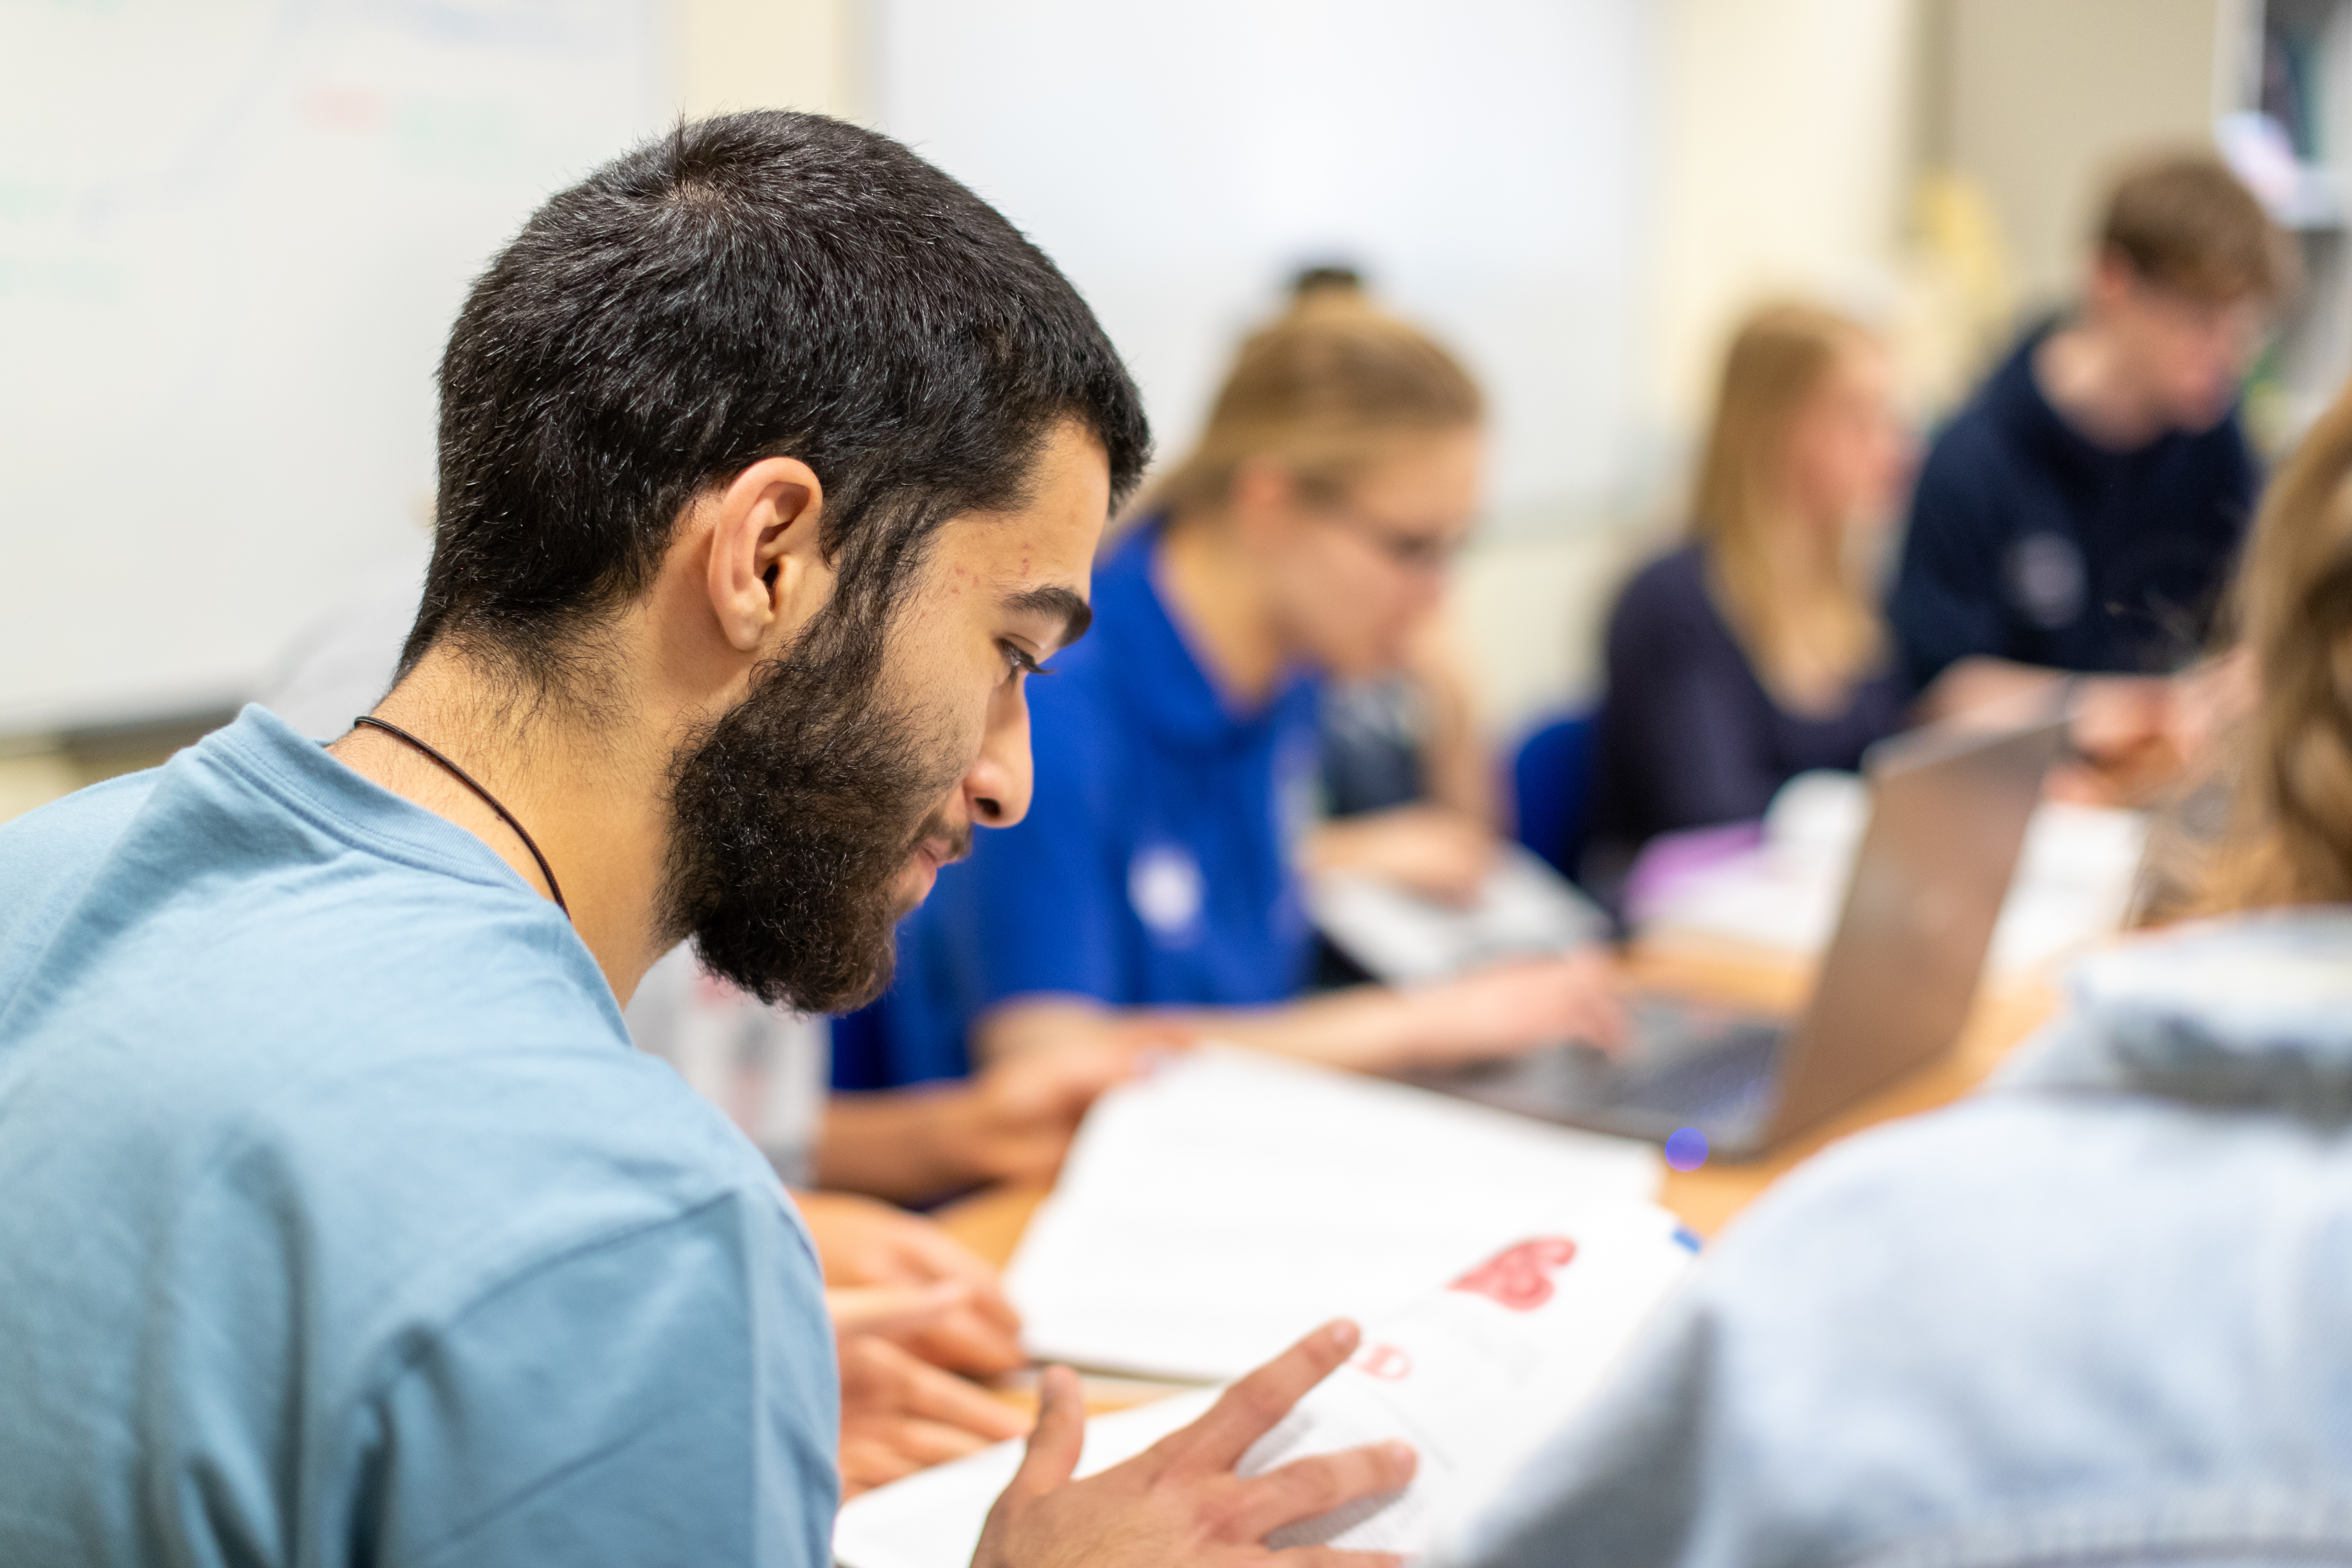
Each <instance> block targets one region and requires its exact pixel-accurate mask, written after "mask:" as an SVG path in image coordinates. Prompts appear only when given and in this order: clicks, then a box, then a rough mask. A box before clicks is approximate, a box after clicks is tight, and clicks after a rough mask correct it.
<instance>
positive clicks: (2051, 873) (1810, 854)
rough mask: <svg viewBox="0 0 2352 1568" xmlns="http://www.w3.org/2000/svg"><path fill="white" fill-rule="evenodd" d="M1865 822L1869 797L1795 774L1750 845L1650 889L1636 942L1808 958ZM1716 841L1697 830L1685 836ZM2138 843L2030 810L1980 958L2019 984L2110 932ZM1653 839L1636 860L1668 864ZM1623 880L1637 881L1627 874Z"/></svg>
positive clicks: (2127, 895) (1836, 780) (2071, 813)
mask: <svg viewBox="0 0 2352 1568" xmlns="http://www.w3.org/2000/svg"><path fill="white" fill-rule="evenodd" d="M1869 821H1870V791H1869V786H1868V785H1867V784H1864V781H1863V780H1862V779H1860V778H1859V777H1857V776H1855V775H1854V774H1853V773H1800V774H1798V775H1797V776H1796V777H1795V778H1793V779H1791V780H1790V781H1789V782H1788V784H1784V785H1782V786H1781V789H1780V794H1779V795H1775V796H1774V797H1773V800H1772V806H1771V809H1770V810H1769V812H1768V813H1766V815H1765V818H1764V824H1763V837H1762V841H1761V842H1760V843H1758V844H1755V845H1753V846H1752V847H1741V848H1739V849H1738V850H1737V851H1736V852H1734V853H1729V854H1726V855H1724V856H1721V857H1720V858H1717V859H1716V860H1715V861H1714V862H1713V863H1711V864H1706V865H1704V866H1699V867H1696V868H1690V869H1686V870H1680V871H1678V872H1677V873H1676V874H1675V876H1674V877H1673V879H1671V881H1653V882H1652V885H1651V886H1649V887H1648V888H1646V889H1644V891H1643V896H1642V897H1641V898H1640V899H1638V900H1633V902H1634V906H1635V907H1633V909H1632V910H1631V911H1630V912H1631V913H1632V915H1633V921H1634V924H1635V926H1636V928H1637V930H1639V931H1641V932H1642V933H1643V934H1644V935H1652V934H1655V933H1658V932H1661V931H1686V932H1699V933H1703V934H1706V935H1708V936H1718V937H1724V938H1727V939H1729V940H1731V941H1734V942H1742V943H1746V944H1748V945H1752V946H1757V947H1762V948H1769V949H1771V950H1774V951H1778V952H1792V953H1801V954H1807V955H1811V954H1813V953H1818V952H1821V951H1822V949H1823V948H1824V947H1826V946H1827V945H1828V944H1829V940H1830V936H1831V933H1832V931H1834V930H1835V929H1836V926H1837V919H1838V913H1839V910H1841V909H1842V908H1843V905H1844V901H1845V891H1846V879H1847V878H1848V877H1849V876H1850V875H1851V874H1852V872H1853V858H1854V854H1855V851H1856V849H1857V848H1858V847H1860V845H1861V842H1862V836H1863V831H1864V828H1865V827H1867V826H1868V825H1869ZM1714 831H1716V830H1711V829H1702V830H1701V833H1700V835H1692V836H1689V837H1700V836H1702V835H1705V834H1707V833H1710V832H1714ZM2146 845H2147V818H2146V817H2145V816H2142V815H2141V814H2140V813H2138V812H2132V811H2117V810H2109V809H2103V808H2101V807H2096V806H2087V805H2069V804H2066V803H2063V802H2057V801H2044V802H2042V804H2041V805H2038V806H2036V807H2035V808H2034V813H2033V820H2032V826H2029V827H2028V829H2027V830H2026V836H2025V846H2024V848H2023V850H2022V851H2021V854H2020V856H2019V859H2018V863H2017V875H2016V877H2015V879H2013V880H2012V881H2011V884H2010V889H2009V896H2008V899H2007V900H2005V901H2004V902H2003V903H2002V905H2001V911H2000V923H1999V924H1998V925H1997V926H1995V927H1994V929H1993V940H1992V951H1991V952H1990V955H1989V956H1988V957H1987V959H1986V966H1987V968H1988V970H1989V971H1990V973H1994V974H1996V975H2008V974H2021V973H2031V972H2032V971H2035V970H2037V969H2041V968H2043V967H2046V966H2047V965H2049V964H2051V963H2054V962H2056V961H2058V960H2060V959H2063V958H2064V957H2066V956H2068V955H2069V954H2071V953H2074V952H2077V951H2079V950H2080V949H2082V948H2084V947H2086V946H2088V945H2090V944H2091V943H2093V942H2097V941H2099V940H2101V939H2102V938H2105V937H2108V936H2112V935H2114V934H2115V932H2116V931H2118V930H2119V929H2121V927H2122V925H2123V921H2124V917H2125V914H2126V910H2127V908H2128V906H2129V903H2130V900H2131V892H2132V885H2133V879H2134V877H2135V875H2136V873H2137V870H2138V867H2139V860H2140V854H2141V851H2142V850H2143V849H2144V848H2145V847H2146ZM1673 852H1674V846H1673V844H1672V842H1671V841H1669V840H1660V841H1658V843H1656V844H1654V846H1653V847H1652V849H1651V850H1650V851H1648V852H1646V853H1645V861H1646V858H1647V856H1648V855H1671V854H1672V853H1673ZM1634 875H1635V878H1636V879H1642V878H1643V870H1642V869H1641V868H1636V870H1635V873H1634Z"/></svg>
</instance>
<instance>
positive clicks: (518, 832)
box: [352, 713, 572, 921]
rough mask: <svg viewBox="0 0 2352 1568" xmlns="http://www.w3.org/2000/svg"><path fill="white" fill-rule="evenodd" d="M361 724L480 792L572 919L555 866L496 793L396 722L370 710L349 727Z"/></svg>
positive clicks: (485, 803) (565, 916)
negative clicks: (420, 754) (402, 744)
mask: <svg viewBox="0 0 2352 1568" xmlns="http://www.w3.org/2000/svg"><path fill="white" fill-rule="evenodd" d="M362 724H364V725H366V726H367V727H368V728H369V729H371V730H381V731H383V732H384V733H385V734H387V735H390V736H392V737H393V738H394V740H400V741H405V742H408V743H409V744H410V745H412V746H414V747H415V748H416V749H417V750H418V751H420V752H424V753H425V755H426V756H428V757H430V758H432V759H433V760H434V761H435V762H436V763H440V764H441V765H442V766H443V767H444V768H446V769H447V770H448V772H449V776H450V777H452V778H454V779H456V780H457V782H458V783H459V784H464V785H465V786H466V787H467V789H469V790H472V791H473V792H474V793H475V794H476V795H480V796H481V797H482V804H483V805H487V806H488V807H489V808H490V809H491V810H492V811H495V812H497V813H498V814H499V821H500V822H503V823H505V824H506V825H507V826H509V827H511V828H513V829H514V830H515V837H517V838H520V839H521V840H522V847H524V848H526V849H528V850H530V858H532V859H534V860H536V861H538V862H539V874H540V875H541V876H542V877H544V878H546V879H547V890H548V893H549V894H550V895H551V897H552V898H553V899H554V900H555V907H556V908H557V909H559V910H562V911H563V918H564V919H565V920H567V921H568V920H570V919H571V918H572V906H571V905H570V904H567V903H565V902H564V901H563V889H562V888H559V887H557V886H556V885H555V868H554V867H552V866H551V865H549V864H548V863H547V857H546V856H544V855H542V854H541V853H540V852H539V845H538V843H537V842H536V841H534V840H533V839H532V837H531V836H530V831H529V830H528V829H526V828H525V827H524V826H523V825H522V824H521V823H520V822H517V821H516V820H515V814H514V813H513V812H511V811H509V810H508V809H507V808H506V807H505V806H503V805H499V797H498V796H497V795H492V794H491V793H490V792H489V791H488V790H486V789H484V788H483V787H482V786H481V785H480V784H477V783H475V782H474V775H473V774H471V773H467V771H466V770H465V769H463V768H461V767H459V766H458V765H457V763H453V762H451V761H450V760H449V759H448V758H446V757H445V756H443V755H442V754H441V753H440V752H436V751H435V750H434V749H433V748H432V747H430V746H428V745H426V744H425V742H422V741H420V740H418V739H417V738H416V737H415V736H414V735H412V734H410V733H409V732H408V731H405V730H404V729H402V728H401V727H400V726H399V725H397V724H387V723H385V722H384V721H383V720H381V719H379V718H377V717H376V716H375V715H373V713H362V714H361V715H360V716H359V717H358V718H356V719H354V720H352V728H353V729H355V730H356V729H358V728H359V727H360V726H361V725H362Z"/></svg>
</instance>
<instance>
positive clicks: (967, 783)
mask: <svg viewBox="0 0 2352 1568" xmlns="http://www.w3.org/2000/svg"><path fill="white" fill-rule="evenodd" d="M1033 786H1034V773H1033V771H1032V767H1031V763H1030V760H1029V704H1028V702H1027V701H1026V700H1024V699H1023V698H1021V697H1019V696H1018V695H1015V696H1014V697H1013V699H1012V701H1011V703H1010V704H1009V711H1006V712H1004V713H1003V714H1001V715H993V716H992V719H991V722H990V724H989V728H988V734H987V735H986V737H984V738H983V739H982V742H981V746H980V755H979V757H978V758H977V759H975V760H974V761H973V763H972V765H971V772H970V773H966V774H965V775H964V780H963V793H964V799H965V800H967V801H968V802H970V803H971V820H972V824H973V826H977V827H1011V826H1014V825H1015V824H1017V823H1018V822H1020V820H1021V819H1022V818H1023V817H1024V816H1028V815H1029V800H1030V795H1031V791H1032V788H1033Z"/></svg>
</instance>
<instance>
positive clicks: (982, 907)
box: [834, 521, 1320, 1089]
mask: <svg viewBox="0 0 2352 1568" xmlns="http://www.w3.org/2000/svg"><path fill="white" fill-rule="evenodd" d="M1159 563H1160V523H1159V522H1158V521H1151V522H1147V523H1145V524H1143V525H1142V526H1140V527H1139V528H1138V529H1137V530H1136V531H1134V532H1133V533H1132V534H1130V535H1129V537H1128V538H1126V539H1125V540H1122V541H1120V542H1118V544H1117V545H1116V546H1114V548H1113V550H1112V552H1111V553H1110V554H1109V555H1108V557H1106V558H1105V559H1104V560H1103V561H1102V562H1101V563H1098V565H1097V568H1096V572H1095V598H1094V603H1095V622H1094V629H1093V631H1092V632H1091V633H1089V634H1088V635H1087V637H1086V639H1085V640H1084V641H1083V642H1081V643H1079V644H1078V645H1077V646H1076V647H1073V648H1071V649H1069V650H1068V651H1067V652H1066V653H1064V654H1062V655H1061V656H1060V657H1058V658H1055V660H1054V664H1053V673H1052V674H1051V675H1050V676H1048V677H1046V678H1045V679H1033V680H1031V681H1030V682H1029V686H1028V692H1029V714H1030V745H1031V750H1032V752H1033V754H1034V758H1035V763H1036V787H1035V793H1034V797H1033V799H1032V802H1031V805H1030V808H1029V815H1028V816H1027V818H1026V819H1025V820H1024V821H1023V822H1022V823H1021V825H1020V826H1017V827H1011V828H1006V829H1004V830H1003V831H988V830H982V831H981V832H980V833H979V834H978V835H976V841H975V843H974V845H973V848H972V857H971V860H970V861H969V862H967V863H965V864H963V865H961V866H954V867H950V868H948V869H947V870H946V871H945V872H944V873H943V874H942V875H941V876H940V881H939V886H938V887H937V888H936V889H934V890H933V892H932V894H931V897H930V900H929V901H928V902H927V903H926V904H925V905H924V907H923V908H922V909H921V910H919V911H917V912H916V913H915V914H914V915H913V916H911V917H909V919H908V921H907V922H906V924H905V925H904V926H902V927H901V928H900V932H899V972H898V980H897V981H896V983H895V984H893V986H892V988H891V991H890V994H888V995H887V996H885V997H884V998H883V999H882V1001H880V1002H879V1003H877V1004H876V1005H874V1006H872V1007H869V1008H867V1009H866V1010H865V1011H864V1012H863V1013H861V1014H858V1015H856V1016H852V1017H850V1018H848V1019H845V1020H843V1022H842V1025H841V1026H839V1027H838V1028H837V1029H836V1030H835V1039H834V1082H835V1087H837V1088H842V1089H879V1088H887V1087H891V1086H894V1085H898V1084H902V1083H911V1082H917V1081H920V1080H923V1079H938V1078H953V1077H960V1076H961V1075H962V1074H963V1073H964V1072H966V1071H967V1070H968V1068H969V1059H968V1058H967V1056H966V1054H965V1045H964V1041H965V1036H966V1033H967V1032H968V1030H969V1029H970V1026H971V1021H972V1019H973V1018H974V1017H976V1016H978V1015H979V1014H981V1013H982V1012H983V1011H985V1010H986V1009H988V1008H990V1007H992V1006H993V1005H996V1004H997V1003H1000V1002H1003V1001H1004V1000H1005V999H1007V998H1008V997H1013V996H1023V995H1033V994H1057V995H1065V996H1081V997H1092V998H1094V999H1095V1000H1097V1001H1099V1002H1103V1003H1107V1004H1108V1005H1112V1006H1118V1007H1134V1006H1150V1005H1169V1006H1188V1005H1189V1006H1251V1005H1264V1004H1266V1003H1273V1002H1281V1001H1284V1000H1286V999H1288V998H1289V997H1291V996H1293V995H1295V994H1297V991H1298V989H1299V987H1300V986H1301V985H1302V984H1305V981H1306V978H1307V973H1308V970H1309V965H1310V963H1311V960H1312V956H1313V931H1312V928H1311V927H1310V926H1309V925H1308V923H1307V915H1306V910H1305V907H1304V904H1303V902H1302V900H1301V899H1300V896H1299V887H1298V880H1297V872H1296V870H1295V869H1294V866H1293V849H1294V847H1295V845H1296V841H1297V837H1298V836H1299V835H1300V834H1301V833H1302V832H1303V831H1305V829H1306V828H1307V826H1309V825H1310V824H1311V822H1312V820H1313V817H1314V801H1315V789H1316V778H1317V770H1318V765H1319V756H1320V740H1319V728H1318V719H1317V704H1318V696H1319V692H1318V686H1319V683H1318V681H1317V680H1316V679H1314V678H1313V677H1311V676H1309V675H1307V674H1305V673H1303V672H1301V673H1295V674H1293V675H1290V676H1288V677H1286V679H1284V680H1283V682H1282V683H1281V685H1280V687H1279V688H1278V689H1277V690H1276V693H1275V695H1274V696H1273V697H1272V699H1271V700H1268V701H1267V702H1266V703H1265V705H1264V706H1263V707H1261V708H1259V709H1258V710H1255V711H1253V712H1247V713H1244V712H1239V711H1237V710H1235V708H1234V704H1233V703H1232V702H1231V701H1230V700H1228V699H1227V698H1226V697H1224V696H1223V694H1222V693H1220V692H1219V691H1218V689H1217V688H1216V687H1215V686H1214V685H1213V683H1212V681H1211V680H1210V678H1209V676H1208V673H1207V672H1206V671H1205V670H1204V669H1202V666H1201V661H1200V660H1199V659H1198V658H1196V657H1195V656H1194V655H1193V652H1192V648H1191V647H1189V646H1188V645H1187V643H1186V640H1185V634H1184V632H1183V630H1182V628H1181V627H1180V626H1177V624H1176V623H1175V621H1174V620H1173V619H1172V618H1171V616H1170V615H1169V612H1168V606H1167V603H1166V600H1165V599H1164V597H1163V596H1162V594H1161V591H1160V586H1159V584H1158V582H1157V581H1156V578H1157V576H1158V572H1159Z"/></svg>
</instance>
